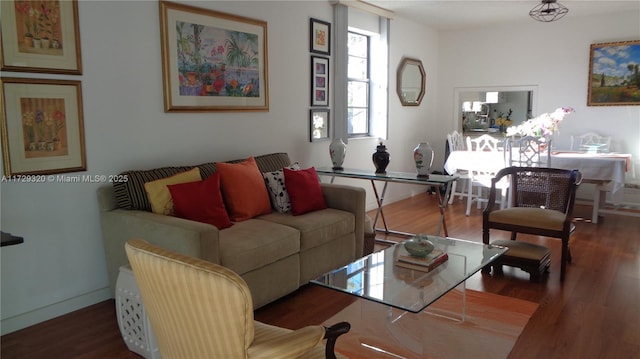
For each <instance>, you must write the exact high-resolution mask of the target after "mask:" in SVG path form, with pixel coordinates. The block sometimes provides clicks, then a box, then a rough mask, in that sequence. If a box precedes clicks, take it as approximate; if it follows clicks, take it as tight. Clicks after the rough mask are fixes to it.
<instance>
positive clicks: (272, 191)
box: [262, 162, 300, 213]
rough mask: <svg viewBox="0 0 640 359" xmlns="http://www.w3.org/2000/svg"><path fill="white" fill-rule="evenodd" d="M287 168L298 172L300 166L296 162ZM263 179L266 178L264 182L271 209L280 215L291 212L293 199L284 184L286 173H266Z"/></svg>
mask: <svg viewBox="0 0 640 359" xmlns="http://www.w3.org/2000/svg"><path fill="white" fill-rule="evenodd" d="M287 168H289V169H292V170H295V171H297V170H299V169H300V165H299V164H298V163H297V162H296V163H294V164H292V165H291V166H288V167H287ZM262 177H264V182H265V184H266V185H267V191H268V192H269V198H270V199H271V207H272V208H273V209H274V210H275V211H276V212H280V213H287V212H289V211H291V199H290V198H289V192H288V191H287V186H286V185H285V183H284V172H282V170H279V171H272V172H265V173H263V174H262Z"/></svg>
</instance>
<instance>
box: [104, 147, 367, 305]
mask: <svg viewBox="0 0 640 359" xmlns="http://www.w3.org/2000/svg"><path fill="white" fill-rule="evenodd" d="M255 159H256V162H257V164H258V168H259V169H260V171H261V172H271V171H277V170H280V169H282V168H283V167H286V166H289V165H290V164H291V161H290V159H289V156H288V155H287V154H286V153H273V154H267V155H262V156H256V157H255ZM239 161H241V160H237V161H229V162H239ZM193 167H194V166H183V167H164V168H158V169H153V170H148V171H128V172H124V173H123V174H122V177H121V178H125V176H126V178H127V179H128V181H127V182H126V183H117V184H114V185H113V186H111V185H109V186H103V187H101V188H99V189H98V203H99V207H100V221H101V226H102V235H103V242H104V248H105V254H106V260H107V272H108V275H109V284H110V287H111V290H112V294H115V283H116V279H117V276H118V273H119V267H120V266H122V265H125V264H127V263H128V261H127V257H126V254H125V251H124V244H125V242H126V241H127V240H129V239H131V238H142V239H145V240H147V241H148V242H150V243H153V244H156V245H158V246H161V247H164V248H166V249H169V250H172V251H176V252H178V253H182V254H184V255H188V256H192V257H197V258H201V259H204V260H207V261H210V262H213V263H216V264H220V265H222V266H225V267H227V268H229V269H231V270H233V271H234V272H236V273H238V274H239V275H240V276H241V277H242V278H243V279H244V280H245V281H246V282H247V284H248V285H249V288H250V289H251V294H252V296H253V303H254V307H255V308H258V307H261V306H263V305H265V304H267V303H270V302H272V301H274V300H276V299H278V298H280V297H282V296H284V295H286V294H289V293H291V292H293V291H295V290H296V289H297V288H299V287H300V286H301V285H304V284H306V283H308V282H309V280H311V279H313V278H315V277H317V276H319V275H321V274H323V273H325V272H327V271H330V270H332V269H335V268H337V267H340V266H343V265H346V264H348V263H350V262H352V261H353V260H354V259H356V258H360V257H362V254H363V239H364V221H365V191H364V189H363V188H360V187H353V186H344V185H335V184H328V183H322V184H321V187H322V192H323V196H324V198H325V200H326V202H327V206H328V208H326V209H323V210H319V211H314V212H310V213H305V214H303V215H300V216H293V215H291V214H290V213H278V212H272V213H269V214H266V215H261V216H258V217H255V218H252V219H249V220H245V221H241V222H235V223H234V224H233V226H231V227H229V228H226V229H223V230H218V229H217V228H216V227H214V226H213V225H210V224H206V223H200V222H195V221H191V220H187V219H182V218H178V217H172V216H164V215H159V214H154V213H152V212H151V211H150V206H149V203H148V199H147V198H145V197H146V195H145V193H144V182H145V181H150V180H155V179H159V178H165V177H168V176H171V175H173V174H176V173H180V172H182V171H185V170H188V169H191V168H193ZM197 167H198V168H199V169H200V172H201V176H202V178H205V177H207V176H208V175H210V174H211V173H213V172H214V171H215V164H214V163H205V164H201V165H197Z"/></svg>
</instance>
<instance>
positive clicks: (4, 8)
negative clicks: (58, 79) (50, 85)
mask: <svg viewBox="0 0 640 359" xmlns="http://www.w3.org/2000/svg"><path fill="white" fill-rule="evenodd" d="M0 6H1V8H0V11H1V12H2V25H1V26H2V56H1V68H2V70H3V71H24V72H43V73H54V74H70V75H81V74H82V60H81V55H80V31H79V29H78V2H77V1H59V0H43V1H22V0H16V1H10V0H6V1H5V0H3V1H2V2H1V5H0Z"/></svg>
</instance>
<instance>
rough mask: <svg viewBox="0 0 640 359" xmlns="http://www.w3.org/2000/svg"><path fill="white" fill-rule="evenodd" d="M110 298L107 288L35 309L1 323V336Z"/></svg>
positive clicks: (109, 291) (3, 320)
mask: <svg viewBox="0 0 640 359" xmlns="http://www.w3.org/2000/svg"><path fill="white" fill-rule="evenodd" d="M110 298H111V290H109V288H108V287H106V288H102V289H98V290H95V291H93V292H90V293H86V294H82V295H79V296H77V297H73V298H69V299H67V300H65V301H62V302H59V303H54V304H51V305H48V306H46V307H42V308H38V309H34V310H32V311H30V312H26V313H22V314H18V315H15V316H13V317H10V318H4V319H2V321H0V335H5V334H9V333H11V332H15V331H17V330H20V329H24V328H26V327H29V326H32V325H34V324H38V323H42V322H44V321H46V320H49V319H53V318H55V317H59V316H61V315H64V314H67V313H70V312H73V311H76V310H78V309H82V308H84V307H88V306H90V305H93V304H96V303H100V302H102V301H105V300H107V299H110Z"/></svg>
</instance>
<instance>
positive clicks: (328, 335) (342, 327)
mask: <svg viewBox="0 0 640 359" xmlns="http://www.w3.org/2000/svg"><path fill="white" fill-rule="evenodd" d="M349 330H351V324H349V323H347V322H340V323H337V324H334V325H332V326H330V327H328V328H325V333H324V338H325V339H326V340H327V345H326V347H325V350H324V355H325V358H327V359H336V353H335V347H336V340H338V337H339V336H341V335H342V334H345V333H347V332H349Z"/></svg>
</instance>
